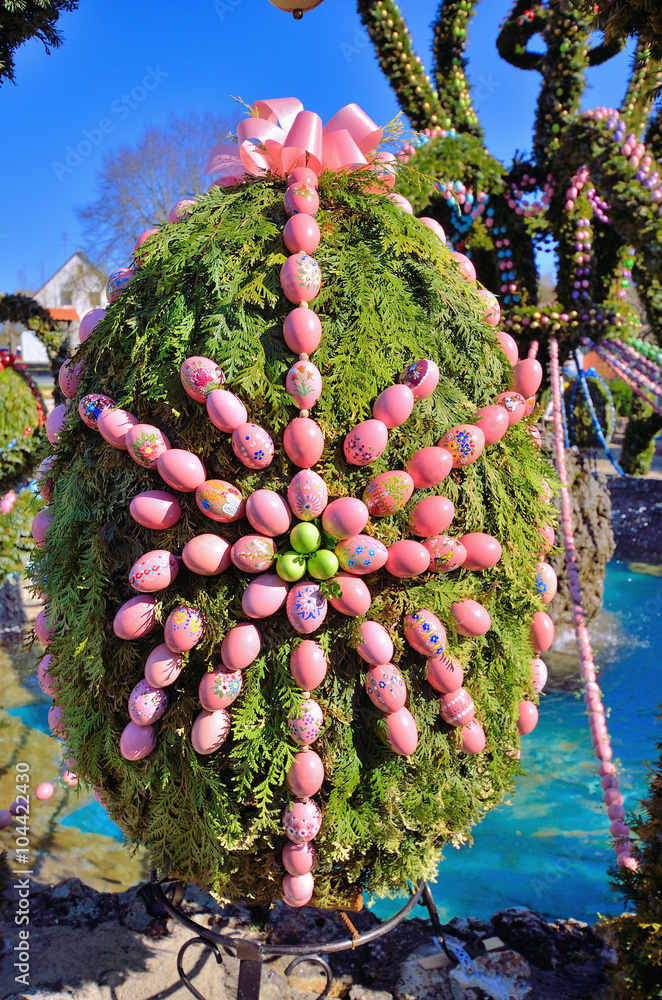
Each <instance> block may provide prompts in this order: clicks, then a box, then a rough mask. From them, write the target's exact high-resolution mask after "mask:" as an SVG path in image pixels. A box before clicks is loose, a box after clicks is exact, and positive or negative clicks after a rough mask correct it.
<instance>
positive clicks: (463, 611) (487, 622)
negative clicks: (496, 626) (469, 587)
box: [451, 600, 492, 635]
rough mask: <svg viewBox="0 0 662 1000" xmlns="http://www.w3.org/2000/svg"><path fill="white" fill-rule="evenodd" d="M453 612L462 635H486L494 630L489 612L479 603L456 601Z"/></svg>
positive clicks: (458, 630)
mask: <svg viewBox="0 0 662 1000" xmlns="http://www.w3.org/2000/svg"><path fill="white" fill-rule="evenodd" d="M451 612H452V614H453V618H454V619H455V629H456V631H457V632H459V633H460V635H485V633H486V632H489V630H490V629H491V628H492V619H491V618H490V615H489V612H488V611H486V610H485V608H484V607H483V605H482V604H479V603H478V601H472V600H465V601H454V602H453V603H452V604H451Z"/></svg>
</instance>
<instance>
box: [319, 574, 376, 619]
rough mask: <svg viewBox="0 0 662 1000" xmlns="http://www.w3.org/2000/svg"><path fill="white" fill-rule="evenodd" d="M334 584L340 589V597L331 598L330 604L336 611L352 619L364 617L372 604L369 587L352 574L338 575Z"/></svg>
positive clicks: (334, 579)
mask: <svg viewBox="0 0 662 1000" xmlns="http://www.w3.org/2000/svg"><path fill="white" fill-rule="evenodd" d="M333 582H334V583H337V584H338V586H339V587H340V597H330V598H329V602H330V604H331V606H332V607H333V608H335V610H336V611H340V613H341V614H343V615H348V616H349V617H350V618H356V617H357V616H358V615H364V614H365V613H366V612H367V611H368V609H369V607H370V605H371V603H372V597H371V594H370V591H369V590H368V588H367V586H366V585H365V583H364V582H363V580H361V578H360V577H358V576H352V574H351V573H338V575H337V576H334V578H333Z"/></svg>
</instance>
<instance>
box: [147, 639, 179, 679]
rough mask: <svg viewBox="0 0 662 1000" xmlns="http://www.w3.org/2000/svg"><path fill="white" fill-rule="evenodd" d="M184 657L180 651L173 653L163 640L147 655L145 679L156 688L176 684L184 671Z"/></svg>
mask: <svg viewBox="0 0 662 1000" xmlns="http://www.w3.org/2000/svg"><path fill="white" fill-rule="evenodd" d="M183 666H184V658H183V656H181V655H180V654H179V653H173V651H172V650H171V649H168V647H167V646H166V644H165V642H162V643H161V644H160V645H159V646H156V647H155V649H153V650H152V652H151V653H150V654H149V656H148V657H147V660H146V662H145V680H146V681H147V683H148V684H151V685H152V687H155V688H163V687H168V685H169V684H174V683H175V681H176V680H177V678H178V677H179V675H180V674H181V672H182V668H183Z"/></svg>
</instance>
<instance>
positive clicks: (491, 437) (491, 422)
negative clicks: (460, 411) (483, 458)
mask: <svg viewBox="0 0 662 1000" xmlns="http://www.w3.org/2000/svg"><path fill="white" fill-rule="evenodd" d="M473 422H474V424H475V426H476V427H479V428H480V430H481V431H482V432H483V437H484V438H485V444H486V445H487V444H496V443H497V441H500V440H501V438H502V437H503V436H504V434H505V433H506V431H507V430H508V428H509V427H510V423H509V420H508V414H507V413H506V411H505V409H504V408H503V406H499V404H498V403H492V404H491V405H490V406H484V407H483V408H482V410H477V411H476V413H474V418H473Z"/></svg>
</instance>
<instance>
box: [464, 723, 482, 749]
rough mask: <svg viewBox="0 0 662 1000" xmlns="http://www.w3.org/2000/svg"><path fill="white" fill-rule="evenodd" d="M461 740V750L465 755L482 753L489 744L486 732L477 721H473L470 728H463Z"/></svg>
mask: <svg viewBox="0 0 662 1000" xmlns="http://www.w3.org/2000/svg"><path fill="white" fill-rule="evenodd" d="M460 738H461V743H460V748H461V749H462V750H464V752H465V753H482V752H483V750H484V749H485V744H486V743H487V739H486V737H485V730H484V729H483V727H482V726H481V724H480V722H478V720H477V719H473V720H472V721H471V722H470V723H469V725H468V726H462V728H461V729H460Z"/></svg>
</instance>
